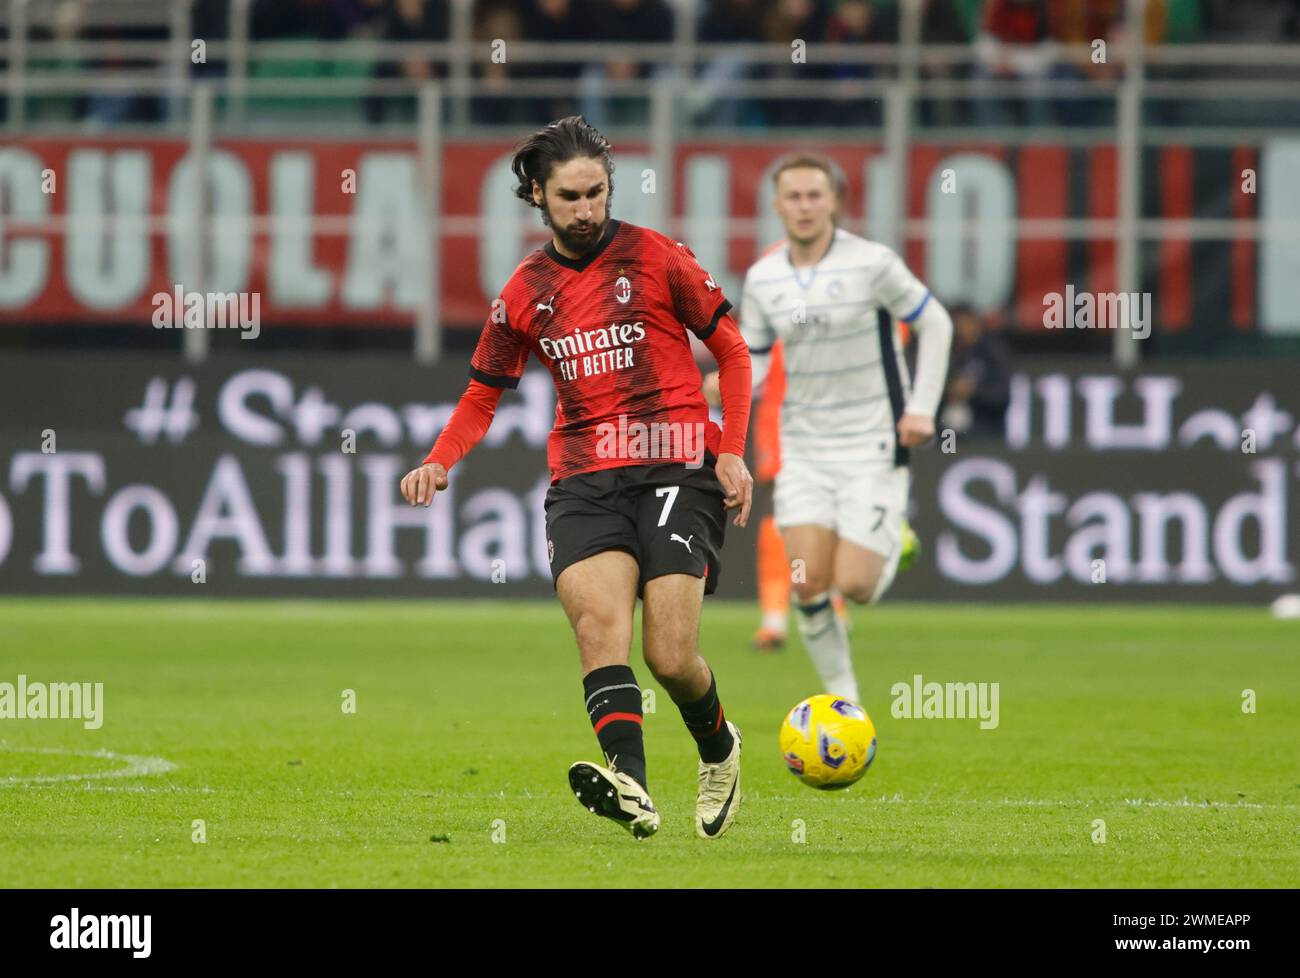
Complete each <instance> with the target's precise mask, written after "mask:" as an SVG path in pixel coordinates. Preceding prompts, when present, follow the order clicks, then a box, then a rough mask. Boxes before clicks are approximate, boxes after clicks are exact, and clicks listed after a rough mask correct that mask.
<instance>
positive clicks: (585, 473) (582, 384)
mask: <svg viewBox="0 0 1300 978" xmlns="http://www.w3.org/2000/svg"><path fill="white" fill-rule="evenodd" d="M513 169H514V173H515V175H516V176H517V177H518V178H519V185H518V187H517V188H516V191H515V192H516V194H517V195H518V196H519V197H520V198H521V199H523V200H525V201H526V202H528V203H529V204H531V205H532V206H534V207H537V208H538V209H539V210H540V211H541V212H542V219H543V221H544V222H545V223H546V225H547V226H548V227H549V228H550V229H551V232H552V240H551V241H549V242H548V243H547V244H546V245H545V247H543V248H540V249H538V250H537V251H535V252H533V253H532V254H530V255H528V256H527V257H526V258H525V259H524V260H523V261H522V262H521V263H520V264H519V266H518V267H517V268H516V269H515V272H514V274H513V275H511V277H510V280H509V281H508V282H507V283H506V285H505V287H504V288H503V289H502V290H501V294H500V296H499V297H498V298H497V299H496V300H494V302H493V303H492V309H491V311H490V312H489V314H488V317H487V320H486V322H485V323H484V326H483V332H482V335H481V336H480V338H479V342H478V346H477V348H476V349H475V351H474V356H473V359H472V360H471V366H470V381H469V386H468V388H467V389H466V391H465V393H464V394H463V395H462V396H461V399H460V402H459V403H458V405H457V407H456V410H455V412H454V413H453V414H452V416H451V419H450V420H449V421H448V423H447V426H446V428H445V429H444V430H443V432H442V434H441V435H440V436H439V437H438V440H437V443H436V444H435V445H434V446H433V450H432V451H431V452H430V453H429V455H428V457H427V458H426V459H425V460H424V464H423V465H421V466H420V467H419V468H417V469H414V470H412V471H411V472H409V473H407V475H406V476H405V478H403V480H402V486H401V488H402V494H403V497H404V498H405V499H406V500H407V501H408V502H410V503H411V504H412V505H420V504H423V505H426V506H427V505H429V504H430V503H431V502H432V500H433V496H434V493H435V492H436V491H438V490H440V489H445V488H446V486H447V479H448V472H449V471H450V470H451V468H452V467H453V466H454V465H455V464H456V462H458V461H459V460H460V459H461V458H462V457H464V455H465V453H466V452H468V451H469V450H470V449H471V448H472V447H473V446H474V445H475V444H476V443H477V442H478V441H479V439H480V438H482V437H483V435H484V434H485V433H486V431H487V429H488V426H489V425H490V424H491V421H492V415H493V411H494V409H495V407H496V404H497V401H498V400H499V399H500V397H501V394H502V391H503V390H504V389H505V388H513V387H515V386H516V385H517V384H518V382H519V378H520V376H521V375H522V374H523V371H524V366H525V363H526V362H527V360H528V358H529V356H530V355H532V356H534V357H536V358H537V360H538V361H540V362H541V364H542V365H543V366H545V367H546V369H548V370H549V371H550V372H551V376H552V378H553V380H554V382H555V388H556V392H557V395H558V406H557V409H556V414H555V427H554V429H553V430H552V432H551V435H550V438H549V441H548V446H547V457H548V462H549V466H550V473H551V486H550V489H549V491H548V493H547V496H546V535H547V549H548V553H549V555H550V559H551V573H552V575H553V577H554V580H555V588H556V592H557V593H558V595H559V598H560V601H561V603H562V604H563V606H564V610H565V612H566V613H567V615H568V617H569V621H570V623H571V624H572V626H573V631H574V636H575V638H576V640H577V644H578V651H579V653H580V655H581V660H582V670H583V688H584V696H585V698H586V704H587V711H588V714H589V715H590V718H591V722H592V726H593V728H594V729H595V732H596V737H597V739H598V740H599V742H600V745H601V748H602V750H603V752H604V754H605V760H606V763H605V764H603V765H601V764H588V763H583V762H580V763H578V764H574V765H573V766H572V767H571V768H570V771H569V781H570V785H571V787H572V788H573V790H574V792H575V794H576V795H577V797H578V799H579V801H580V802H582V804H583V805H585V806H586V807H587V808H589V809H590V810H591V811H593V812H596V813H597V814H599V815H603V816H606V817H608V818H612V819H614V820H615V821H617V822H619V823H621V824H622V825H624V827H626V828H628V829H629V830H630V831H631V832H632V834H633V835H634V836H635V837H637V838H645V837H646V836H648V835H651V834H653V833H654V832H655V831H656V830H657V829H658V826H659V814H658V812H657V811H656V810H655V808H654V805H653V803H652V802H651V800H650V797H649V795H648V793H647V791H646V762H645V750H644V745H643V741H642V712H641V690H640V687H639V686H638V684H637V682H636V677H635V675H634V674H633V672H632V669H631V668H630V667H629V665H628V655H629V650H630V645H631V641H632V614H633V609H634V606H635V604H636V599H637V597H640V598H641V599H642V602H643V618H644V621H643V634H642V646H643V649H644V655H645V661H646V665H647V666H648V667H649V668H650V671H651V673H653V674H654V677H655V678H656V679H657V680H659V682H660V683H661V684H662V685H663V687H664V688H665V689H666V690H667V691H668V693H669V695H670V696H671V697H672V699H673V701H674V702H675V703H676V704H677V706H678V709H679V710H680V711H681V714H682V718H683V720H684V721H685V723H686V727H687V729H688V730H689V731H690V732H691V734H692V735H693V736H694V737H695V740H696V744H697V746H698V748H699V754H700V765H699V771H698V777H699V795H698V800H697V805H696V815H695V826H696V833H697V834H698V835H699V836H701V837H702V838H706V839H709V838H717V837H718V836H720V835H722V833H723V832H725V831H726V829H727V828H728V826H730V824H731V822H732V820H733V819H734V817H735V814H736V810H737V808H738V807H739V804H740V791H739V785H740V732H739V730H738V729H737V728H736V726H735V724H734V723H731V722H730V721H728V720H727V719H726V718H725V716H724V714H723V710H722V705H721V702H720V700H719V699H718V691H717V683H716V681H715V679H714V676H713V672H712V670H711V669H710V668H709V666H708V664H707V663H706V662H705V661H704V659H703V658H702V657H701V656H700V654H699V649H698V636H699V626H700V613H701V607H702V604H703V597H704V595H705V594H707V593H711V592H712V591H713V590H714V589H715V588H716V587H717V580H718V572H719V568H720V561H719V555H720V551H721V548H722V542H723V534H724V531H725V526H726V515H727V510H734V511H735V512H734V517H733V519H734V522H735V523H736V524H737V525H739V526H744V525H745V523H746V521H747V520H748V518H749V507H750V497H751V492H752V488H753V480H752V478H751V477H750V474H749V471H748V470H747V469H746V467H745V463H744V461H743V456H744V450H745V430H746V426H747V424H748V419H749V407H750V367H749V351H748V350H747V348H746V346H745V342H744V340H743V339H742V338H741V336H740V331H739V329H738V328H737V325H736V323H735V322H734V321H733V319H732V317H731V316H730V315H729V312H730V309H731V303H730V302H728V301H727V299H726V297H725V296H724V295H723V294H722V289H721V288H720V287H719V286H718V283H717V282H716V281H715V280H714V278H713V276H712V275H710V274H709V272H707V271H706V270H705V269H704V268H702V267H701V266H700V264H699V262H698V261H697V260H696V258H695V255H694V254H693V253H692V252H691V250H690V249H689V248H688V247H687V246H686V245H685V244H683V243H682V242H680V241H674V240H673V239H672V238H670V237H667V236H665V235H663V234H660V233H659V232H657V231H653V230H651V229H649V228H644V227H638V226H637V225H634V224H629V223H627V222H626V221H619V220H616V219H614V218H613V217H612V216H611V215H610V209H609V202H610V199H611V196H612V193H613V189H614V181H613V174H614V163H613V160H612V158H611V156H610V145H609V143H608V142H607V141H606V140H605V138H604V137H603V136H602V135H601V134H600V133H599V132H597V131H596V130H595V129H594V128H592V127H591V126H590V125H588V124H587V123H586V121H585V120H584V119H582V118H581V117H578V116H571V117H569V118H567V119H561V120H559V121H557V122H554V123H551V124H550V125H548V126H546V127H545V128H544V129H542V130H540V131H539V132H537V133H534V134H533V135H532V136H530V137H529V138H528V139H526V140H525V141H524V142H522V143H521V144H520V146H519V147H518V149H517V152H516V154H515V157H514V160H513ZM688 330H689V331H690V332H692V333H694V334H695V335H696V336H697V337H699V339H700V340H702V341H703V342H704V344H705V345H706V346H707V347H708V348H709V350H710V352H712V353H713V355H714V357H715V358H716V359H717V361H718V367H719V373H720V386H721V395H722V408H723V426H722V428H721V429H719V427H718V426H717V425H716V424H714V423H713V422H711V421H710V420H709V412H708V407H707V405H706V404H705V401H704V397H703V395H702V394H701V392H700V374H699V369H698V368H697V367H696V365H695V361H694V358H693V356H692V353H691V347H690V341H689V339H688V336H687V331H688Z"/></svg>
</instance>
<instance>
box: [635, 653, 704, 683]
mask: <svg viewBox="0 0 1300 978" xmlns="http://www.w3.org/2000/svg"><path fill="white" fill-rule="evenodd" d="M694 661H695V651H694V650H693V649H690V650H673V651H668V650H652V649H650V648H647V649H646V652H645V664H646V666H647V667H648V668H649V669H650V674H651V675H652V676H654V677H655V679H656V680H657V681H658V682H659V684H660V685H661V686H667V687H671V686H672V685H673V684H675V683H678V682H680V681H681V680H683V679H687V678H689V677H690V675H691V670H692V667H693V665H694Z"/></svg>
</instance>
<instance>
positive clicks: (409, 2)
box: [366, 0, 451, 122]
mask: <svg viewBox="0 0 1300 978" xmlns="http://www.w3.org/2000/svg"><path fill="white" fill-rule="evenodd" d="M450 22H451V5H450V3H449V0H387V3H386V5H385V8H384V12H383V14H382V18H381V20H380V24H381V25H382V26H381V27H380V31H379V36H380V38H381V39H383V40H385V41H445V40H447V39H448V38H449V37H450V30H451V23H450ZM447 74H448V72H447V70H446V68H445V67H444V66H443V65H442V64H441V63H439V62H436V61H431V60H430V59H428V58H410V57H406V58H402V59H400V60H398V61H382V62H380V63H379V64H378V65H377V66H376V67H375V70H374V76H375V78H378V79H392V78H398V79H404V80H406V81H409V82H413V83H416V84H418V83H420V82H422V81H427V80H429V79H432V78H445V77H447ZM390 113H391V114H394V115H395V116H397V117H398V118H399V119H403V120H405V119H411V118H414V116H415V99H414V98H410V97H398V98H394V97H392V96H388V97H384V96H375V97H372V98H369V99H367V100H366V117H367V119H368V120H369V121H370V122H384V121H386V120H387V118H388V116H389V114H390Z"/></svg>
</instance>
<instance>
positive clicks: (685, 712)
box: [677, 676, 734, 764]
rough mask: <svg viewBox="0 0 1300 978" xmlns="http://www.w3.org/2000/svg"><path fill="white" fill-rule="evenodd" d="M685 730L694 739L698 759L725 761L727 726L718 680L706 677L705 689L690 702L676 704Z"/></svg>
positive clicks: (729, 739)
mask: <svg viewBox="0 0 1300 978" xmlns="http://www.w3.org/2000/svg"><path fill="white" fill-rule="evenodd" d="M677 709H678V710H680V711H681V714H682V719H683V720H684V721H685V722H686V729H687V730H689V731H690V732H691V736H692V737H694V738H695V743H696V746H698V747H699V749H700V760H702V761H703V762H704V763H705V764H717V763H718V762H719V761H725V760H726V759H727V755H728V754H730V753H731V744H732V741H733V739H734V738H733V737H732V736H731V728H730V727H728V726H727V722H726V717H724V716H723V715H722V703H721V702H719V700H718V681H717V679H716V678H714V677H713V676H710V677H709V691H708V692H707V693H705V694H704V695H703V696H701V697H700V698H699V699H698V700H696V701H695V702H694V703H678V704H677Z"/></svg>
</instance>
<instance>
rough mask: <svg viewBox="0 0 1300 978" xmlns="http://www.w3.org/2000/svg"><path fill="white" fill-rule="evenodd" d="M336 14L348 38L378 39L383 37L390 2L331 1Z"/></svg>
mask: <svg viewBox="0 0 1300 978" xmlns="http://www.w3.org/2000/svg"><path fill="white" fill-rule="evenodd" d="M331 2H332V3H333V4H334V13H335V16H336V17H337V19H338V21H339V23H340V24H342V25H343V31H344V33H345V34H347V36H348V37H353V38H363V39H366V40H371V39H377V38H379V37H382V36H383V32H384V27H385V22H386V20H387V15H388V12H389V10H390V7H391V4H390V0H331Z"/></svg>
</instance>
